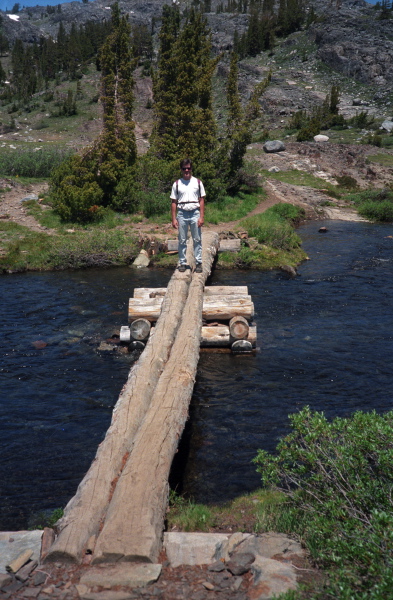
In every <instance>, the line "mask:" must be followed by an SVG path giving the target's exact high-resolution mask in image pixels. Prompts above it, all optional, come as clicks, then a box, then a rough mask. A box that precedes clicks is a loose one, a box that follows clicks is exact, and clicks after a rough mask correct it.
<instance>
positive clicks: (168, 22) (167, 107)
mask: <svg viewBox="0 0 393 600" xmlns="http://www.w3.org/2000/svg"><path fill="white" fill-rule="evenodd" d="M179 30H180V12H179V8H178V7H177V6H176V5H172V6H168V5H165V6H164V7H163V11H162V25H161V30H160V35H159V41H160V50H159V56H158V66H157V71H156V73H155V74H154V76H153V95H154V116H155V125H154V129H153V133H152V137H151V144H152V148H153V152H154V154H155V155H156V156H158V157H159V158H163V159H166V160H170V159H173V158H174V157H175V156H176V155H177V140H176V138H175V133H174V132H175V128H176V112H177V81H176V75H175V74H176V72H177V65H176V57H175V54H174V46H175V43H176V40H177V38H178V35H179Z"/></svg>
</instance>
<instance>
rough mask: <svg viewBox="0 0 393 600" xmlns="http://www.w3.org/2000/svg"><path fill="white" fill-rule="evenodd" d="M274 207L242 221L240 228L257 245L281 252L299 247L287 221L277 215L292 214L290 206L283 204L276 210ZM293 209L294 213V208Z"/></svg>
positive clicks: (297, 237) (298, 240) (296, 236)
mask: <svg viewBox="0 0 393 600" xmlns="http://www.w3.org/2000/svg"><path fill="white" fill-rule="evenodd" d="M276 206H280V205H276ZM276 206H273V207H271V208H269V209H268V210H267V211H266V212H264V213H261V214H259V215H255V216H253V217H248V218H246V219H243V221H242V222H241V225H242V227H244V228H245V229H247V231H248V234H249V236H250V237H255V238H256V239H257V240H258V243H259V244H266V245H267V246H271V247H272V248H279V249H282V250H292V249H293V248H298V247H299V246H300V245H301V240H300V238H299V236H298V235H297V234H296V233H295V231H294V230H293V227H292V225H291V223H290V222H289V220H287V218H284V217H283V216H281V215H280V214H279V212H280V211H282V212H283V213H285V212H287V213H289V212H292V209H290V208H289V206H291V205H287V204H286V203H284V204H283V205H281V206H282V207H281V208H276ZM294 208H295V211H296V207H294ZM293 214H294V213H293Z"/></svg>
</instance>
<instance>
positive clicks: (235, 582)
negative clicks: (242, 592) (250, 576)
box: [231, 577, 243, 592]
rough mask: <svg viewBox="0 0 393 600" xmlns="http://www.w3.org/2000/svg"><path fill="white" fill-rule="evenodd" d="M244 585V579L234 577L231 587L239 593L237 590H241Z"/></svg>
mask: <svg viewBox="0 0 393 600" xmlns="http://www.w3.org/2000/svg"><path fill="white" fill-rule="evenodd" d="M242 583H243V577H234V578H233V579H232V581H231V587H232V589H233V590H234V591H235V592H237V590H238V589H239V588H240V586H241V584H242Z"/></svg>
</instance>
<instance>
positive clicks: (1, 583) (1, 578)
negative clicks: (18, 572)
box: [0, 573, 12, 589]
mask: <svg viewBox="0 0 393 600" xmlns="http://www.w3.org/2000/svg"><path fill="white" fill-rule="evenodd" d="M11 582H12V577H11V575H8V574H7V573H0V589H1V588H3V587H5V586H6V585H9V584H10V583H11Z"/></svg>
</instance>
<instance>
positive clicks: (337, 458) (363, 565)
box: [254, 407, 393, 600]
mask: <svg viewBox="0 0 393 600" xmlns="http://www.w3.org/2000/svg"><path fill="white" fill-rule="evenodd" d="M289 418H290V422H291V426H292V432H291V433H289V434H288V435H287V436H286V437H284V438H283V439H282V440H281V441H280V442H279V444H278V446H277V453H276V455H270V454H268V453H267V452H266V451H264V450H259V452H258V454H257V456H256V458H255V459H254V462H255V463H256V464H257V471H258V472H259V473H260V474H261V477H262V482H263V484H264V485H265V486H268V487H273V489H275V490H280V491H282V492H283V493H284V494H285V497H286V502H285V503H284V504H283V508H282V509H281V514H279V513H278V514H277V518H276V517H273V520H272V522H271V523H269V525H268V526H270V527H273V528H275V527H277V526H279V527H280V530H281V531H291V532H292V533H294V532H297V533H298V534H299V535H301V536H302V538H303V540H304V541H305V543H306V545H307V546H308V548H309V550H310V551H311V553H312V555H313V558H314V560H316V562H317V563H319V565H320V566H323V567H325V568H330V569H331V570H330V572H329V580H328V581H327V583H326V584H325V589H324V595H323V597H324V598H332V599H333V598H342V599H344V598H345V599H348V600H350V599H352V598H359V599H361V600H385V599H386V598H390V597H391V589H392V584H393V510H392V509H393V500H392V493H391V491H392V487H393V412H388V413H385V414H382V415H378V414H377V413H376V412H375V411H373V412H370V413H364V412H360V411H359V412H356V413H354V414H353V415H352V416H351V417H348V418H341V417H337V418H335V419H334V420H333V421H328V420H327V419H326V417H325V416H324V414H323V413H321V412H313V411H311V410H310V408H309V407H305V408H304V409H302V410H301V411H300V412H299V413H296V414H293V415H290V417H289ZM273 521H275V522H273ZM278 524H279V525H278ZM318 597H319V596H318Z"/></svg>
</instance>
